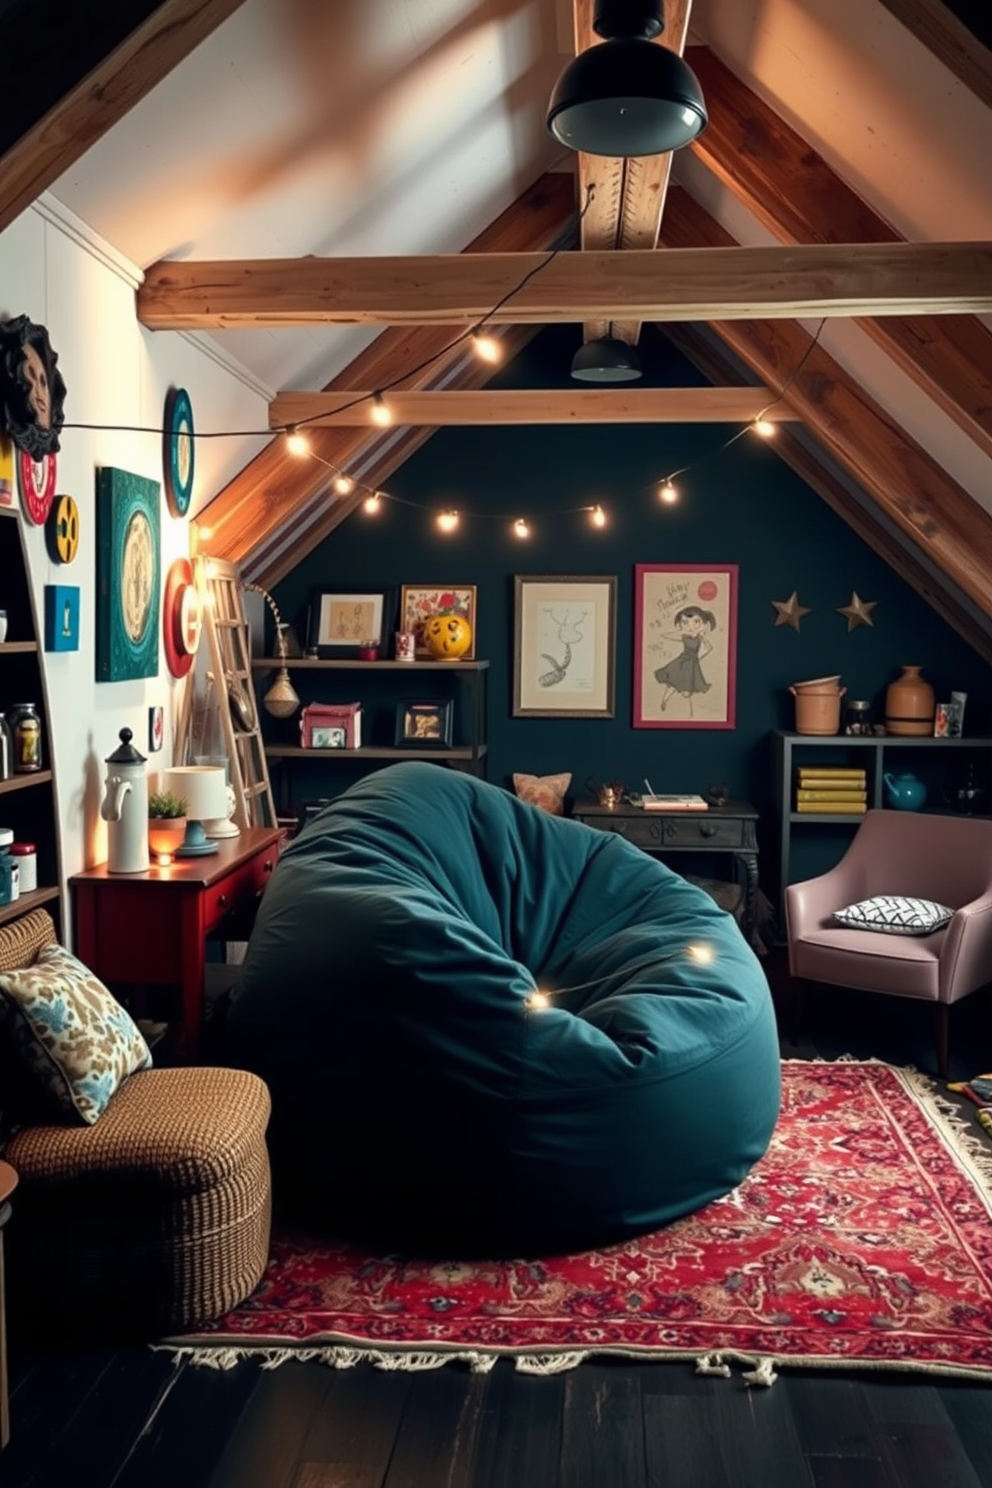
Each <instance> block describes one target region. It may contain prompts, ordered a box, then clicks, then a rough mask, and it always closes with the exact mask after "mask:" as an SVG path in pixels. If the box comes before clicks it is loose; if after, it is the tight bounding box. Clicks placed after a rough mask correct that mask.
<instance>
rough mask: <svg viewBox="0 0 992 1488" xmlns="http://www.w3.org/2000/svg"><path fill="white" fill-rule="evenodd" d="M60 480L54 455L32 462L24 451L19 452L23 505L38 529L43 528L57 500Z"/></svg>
mask: <svg viewBox="0 0 992 1488" xmlns="http://www.w3.org/2000/svg"><path fill="white" fill-rule="evenodd" d="M57 479H58V469H57V462H56V459H55V456H54V455H42V457H41V459H40V460H32V458H31V456H30V455H28V454H25V452H24V451H23V450H18V451H17V483H18V485H19V486H20V488H21V504H22V505H23V507H24V510H25V512H26V514H27V516H28V518H29V519H30V520H31V521H32V522H33V523H34V524H35V526H36V527H43V526H44V525H45V523H46V522H47V520H48V513H49V512H50V511H51V509H52V502H53V501H54V500H55V483H56V481H57Z"/></svg>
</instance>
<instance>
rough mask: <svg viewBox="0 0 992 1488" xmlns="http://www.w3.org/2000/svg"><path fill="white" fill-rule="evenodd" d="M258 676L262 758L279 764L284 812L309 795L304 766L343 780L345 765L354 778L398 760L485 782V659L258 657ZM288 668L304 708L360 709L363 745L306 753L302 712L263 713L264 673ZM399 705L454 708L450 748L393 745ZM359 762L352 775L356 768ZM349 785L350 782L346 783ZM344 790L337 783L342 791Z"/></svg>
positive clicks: (308, 749)
mask: <svg viewBox="0 0 992 1488" xmlns="http://www.w3.org/2000/svg"><path fill="white" fill-rule="evenodd" d="M251 665H252V671H253V672H254V673H255V675H256V677H257V678H258V684H257V686H256V693H257V698H258V706H259V711H260V713H261V716H262V718H263V720H264V722H263V732H264V735H265V755H266V759H267V760H269V761H270V763H272V764H275V765H278V766H280V770H279V776H280V778H279V780H278V782H277V792H278V796H279V803H280V807H281V808H285V807H286V806H287V805H288V804H289V803H290V802H291V801H292V800H293V799H294V797H295V796H296V795H298V793H299V791H298V787H300V786H301V785H302V787H303V788H304V789H307V788H308V787H307V785H306V783H305V782H303V781H301V779H300V777H299V775H298V774H296V771H297V770H298V769H299V768H301V767H306V769H307V772H308V775H310V776H311V777H312V775H313V768H312V767H315V766H323V767H326V768H327V769H330V770H333V771H334V773H335V775H336V776H342V775H343V773H345V772H344V770H343V767H347V766H350V767H351V770H350V774H351V775H352V776H355V777H356V778H357V777H358V776H360V775H362V774H367V773H368V769H366V765H368V767H369V768H371V769H375V768H378V765H377V764H374V763H371V762H373V761H377V762H378V763H379V764H382V763H385V762H387V761H393V760H401V759H419V760H433V761H435V762H437V763H440V764H447V765H451V766H453V767H454V768H456V769H463V770H467V771H469V772H470V773H471V774H473V775H479V776H483V777H484V776H485V773H486V757H487V755H488V753H489V744H488V741H487V729H488V711H489V697H488V682H489V662H488V661H357V660H340V661H339V660H335V661H325V660H322V659H318V658H316V657H310V656H306V657H289V658H287V659H286V660H285V661H283V659H282V658H281V657H277V656H259V657H255V658H253V660H252V664H251ZM282 666H285V667H286V669H287V671H288V672H289V673H290V676H291V678H292V680H293V685H294V687H295V690H296V692H297V693H298V694H299V696H300V699H301V708H302V707H306V706H307V705H309V704H311V703H318V704H319V703H351V702H360V703H361V705H362V725H361V730H362V743H361V746H360V747H359V748H357V749H347V748H330V749H324V748H320V749H315V748H311V747H309V746H307V747H304V745H303V742H302V739H301V734H300V711H296V712H295V713H294V714H293V715H292V716H291V717H289V718H272V717H270V716H269V715H268V714H267V713H266V710H265V705H264V697H265V692H266V688H267V686H268V682H267V677H266V674H277V673H278V671H279V669H280V668H281V667H282ZM403 703H421V704H429V703H437V704H439V705H446V704H448V703H450V704H451V711H452V730H451V740H452V742H451V744H450V745H444V746H440V745H437V746H434V745H431V744H429V743H426V742H425V744H424V745H423V746H420V745H417V746H413V747H409V746H404V745H403V744H397V743H396V738H397V729H396V724H397V709H398V707H399V706H400V705H401V704H403ZM356 764H357V769H356ZM345 783H346V784H350V783H352V782H351V780H350V779H349V780H348V781H346V782H345ZM343 788H344V786H343V785H341V784H340V781H339V782H338V788H337V790H335V791H334V793H335V794H337V793H339V791H340V790H341V789H343Z"/></svg>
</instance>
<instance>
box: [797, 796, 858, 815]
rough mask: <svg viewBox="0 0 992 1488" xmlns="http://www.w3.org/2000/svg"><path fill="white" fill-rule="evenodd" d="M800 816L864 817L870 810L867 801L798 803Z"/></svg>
mask: <svg viewBox="0 0 992 1488" xmlns="http://www.w3.org/2000/svg"><path fill="white" fill-rule="evenodd" d="M796 810H797V812H798V813H799V815H800V816H802V815H803V814H804V813H806V814H808V815H811V816H863V815H864V814H865V812H866V811H867V810H868V805H867V802H865V801H840V800H838V801H797V802H796Z"/></svg>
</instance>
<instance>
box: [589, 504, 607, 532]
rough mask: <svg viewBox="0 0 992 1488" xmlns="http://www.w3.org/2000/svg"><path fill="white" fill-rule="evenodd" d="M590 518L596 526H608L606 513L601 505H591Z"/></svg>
mask: <svg viewBox="0 0 992 1488" xmlns="http://www.w3.org/2000/svg"><path fill="white" fill-rule="evenodd" d="M589 520H590V522H591V523H592V525H593V526H594V527H605V526H606V513H605V511H604V510H603V508H602V507H601V506H592V507H590V508H589Z"/></svg>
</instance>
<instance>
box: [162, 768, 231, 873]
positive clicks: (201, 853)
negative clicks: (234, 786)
mask: <svg viewBox="0 0 992 1488" xmlns="http://www.w3.org/2000/svg"><path fill="white" fill-rule="evenodd" d="M163 778H164V781H165V789H166V790H168V791H171V792H173V794H175V795H177V796H184V797H185V799H186V836H185V837H184V838H183V843H182V846H181V847H177V848H176V854H175V855H176V857H177V858H204V857H206V856H207V855H208V854H209V853H215V852H216V851H217V843H216V842H213V841H211V840H210V838H209V837H208V836H207V834H206V832H205V830H204V826H203V824H204V822H207V821H209V822H213V821H216V820H217V819H218V818H220V817H225V816H226V815H227V779H226V776H225V772H224V770H223V767H221V766H215V765H175V766H173V768H172V769H171V770H166V771H164V773H163Z"/></svg>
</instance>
